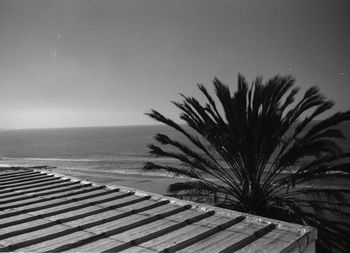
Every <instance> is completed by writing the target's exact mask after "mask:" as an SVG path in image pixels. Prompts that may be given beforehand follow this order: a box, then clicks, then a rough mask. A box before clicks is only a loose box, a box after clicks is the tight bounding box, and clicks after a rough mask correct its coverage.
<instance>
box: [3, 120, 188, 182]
mask: <svg viewBox="0 0 350 253" xmlns="http://www.w3.org/2000/svg"><path fill="white" fill-rule="evenodd" d="M158 132H160V133H164V134H167V135H169V136H173V137H175V138H177V139H179V138H180V139H181V138H182V139H183V137H181V136H180V134H178V133H176V132H175V131H174V130H172V129H170V128H169V127H167V126H160V125H157V126H156V125H155V126H120V127H82V128H57V129H25V130H2V131H0V157H1V158H0V166H42V165H47V166H53V167H59V168H61V169H62V168H63V169H82V170H99V171H108V172H117V173H126V174H135V173H137V174H142V173H144V172H143V170H142V167H143V165H144V163H145V162H146V161H158V162H162V163H163V164H174V163H175V164H176V163H177V161H175V160H173V159H166V158H153V157H150V156H149V155H148V148H147V145H148V144H150V143H152V142H154V141H153V137H154V135H155V134H156V133H158ZM148 174H149V173H148ZM157 174H160V175H166V174H163V173H157Z"/></svg>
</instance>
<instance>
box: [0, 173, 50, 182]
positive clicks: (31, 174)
mask: <svg viewBox="0 0 350 253" xmlns="http://www.w3.org/2000/svg"><path fill="white" fill-rule="evenodd" d="M38 175H47V174H44V173H40V172H31V173H28V174H24V175H20V176H17V177H9V178H0V183H1V184H2V183H4V182H5V183H6V182H10V181H16V180H21V179H25V178H30V177H36V176H38Z"/></svg>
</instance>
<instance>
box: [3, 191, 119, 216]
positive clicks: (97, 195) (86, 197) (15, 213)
mask: <svg viewBox="0 0 350 253" xmlns="http://www.w3.org/2000/svg"><path fill="white" fill-rule="evenodd" d="M117 191H119V189H115V190H107V191H105V192H101V193H96V194H93V195H88V196H85V197H80V198H74V199H68V200H65V201H61V202H56V203H52V204H48V205H45V206H38V207H32V208H28V209H23V210H19V211H15V212H11V213H5V214H2V215H0V219H3V218H8V217H11V216H13V215H18V214H23V213H28V212H34V211H38V210H43V209H47V208H51V207H56V206H61V205H65V204H70V203H74V202H76V201H81V200H86V199H91V198H95V197H100V196H103V195H108V194H111V193H115V192H117ZM114 198H115V199H118V198H119V197H118V196H114V197H112V198H110V199H114ZM105 201H106V200H105ZM102 203H103V202H102ZM87 204H88V205H90V203H87Z"/></svg>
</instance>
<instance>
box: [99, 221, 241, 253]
mask: <svg viewBox="0 0 350 253" xmlns="http://www.w3.org/2000/svg"><path fill="white" fill-rule="evenodd" d="M244 218H245V217H244V216H238V217H236V218H234V219H232V220H230V221H228V222H225V223H223V224H220V225H218V226H216V227H214V228H212V229H210V230H208V231H206V232H204V233H201V234H199V235H197V236H195V237H192V238H190V239H188V240H185V241H183V242H181V243H178V244H176V245H174V246H173V247H169V248H166V249H164V250H163V251H162V252H164V253H165V252H166V253H168V252H175V251H177V250H181V249H183V248H186V247H188V246H191V245H192V244H195V243H197V242H199V241H201V240H204V239H206V238H208V237H210V236H212V235H215V234H217V233H219V232H221V231H223V230H225V229H226V228H229V227H231V226H233V225H235V224H237V223H239V222H241V221H243V220H244ZM192 223H194V222H192ZM192 223H191V224H192ZM187 225H189V223H186V221H184V222H182V223H178V224H175V225H172V226H169V227H167V228H163V229H161V230H159V231H156V232H154V233H151V234H148V235H145V236H142V237H139V238H136V239H134V240H131V241H129V242H126V243H124V244H121V245H118V246H116V247H113V248H110V249H108V250H106V251H103V253H107V252H108V253H112V252H120V251H123V250H126V249H128V248H131V247H134V246H138V245H140V244H141V243H144V242H147V241H150V240H152V239H155V238H157V237H159V236H162V235H165V234H168V233H171V232H173V231H175V230H178V229H181V228H183V227H186V226H187Z"/></svg>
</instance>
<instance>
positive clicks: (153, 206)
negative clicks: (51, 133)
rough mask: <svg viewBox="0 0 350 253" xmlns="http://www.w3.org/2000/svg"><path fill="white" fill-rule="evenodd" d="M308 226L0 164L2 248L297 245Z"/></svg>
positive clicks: (254, 248)
mask: <svg viewBox="0 0 350 253" xmlns="http://www.w3.org/2000/svg"><path fill="white" fill-rule="evenodd" d="M315 238H316V231H315V230H314V229H313V228H310V227H303V226H299V225H294V224H289V223H281V222H278V221H274V220H268V219H264V218H261V217H255V216H251V215H246V214H243V213H238V212H234V211H230V210H225V209H220V208H216V207H210V206H205V205H200V204H196V203H193V202H189V201H180V200H176V199H173V198H168V197H165V196H161V195H156V194H147V193H144V192H140V191H137V190H135V191H130V190H128V189H126V188H114V187H110V186H104V185H96V184H92V183H90V182H87V181H79V180H77V179H74V178H68V177H64V176H59V175H57V174H53V173H50V172H47V171H46V172H43V171H40V170H35V169H28V168H17V169H6V168H0V252H145V253H151V252H224V253H226V252H303V251H304V250H305V249H306V248H307V246H308V244H310V243H312V242H314V240H315Z"/></svg>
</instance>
